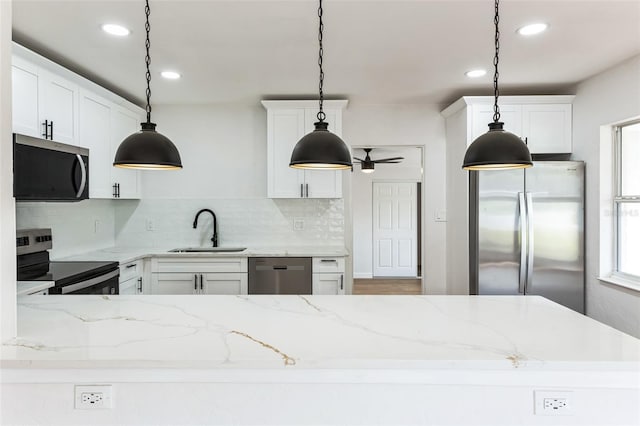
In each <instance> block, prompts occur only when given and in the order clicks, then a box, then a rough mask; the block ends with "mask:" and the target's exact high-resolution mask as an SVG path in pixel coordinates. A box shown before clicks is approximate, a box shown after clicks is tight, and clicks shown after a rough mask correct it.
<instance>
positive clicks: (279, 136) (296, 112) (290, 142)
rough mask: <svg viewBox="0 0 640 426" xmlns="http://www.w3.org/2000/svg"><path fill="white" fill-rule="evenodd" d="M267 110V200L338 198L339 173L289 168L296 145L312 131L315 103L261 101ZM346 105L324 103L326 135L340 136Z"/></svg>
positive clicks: (336, 102) (331, 102)
mask: <svg viewBox="0 0 640 426" xmlns="http://www.w3.org/2000/svg"><path fill="white" fill-rule="evenodd" d="M262 105H263V106H264V107H265V108H266V110H267V161H268V163H267V196H268V197H269V198H341V197H342V171H339V170H338V171H335V170H331V171H327V170H299V169H292V168H291V167H289V161H290V160H291V152H292V151H293V148H294V147H295V145H296V143H298V141H299V140H300V139H301V138H302V137H303V136H304V135H306V134H307V133H310V132H312V131H313V130H314V123H315V122H316V121H318V120H317V117H316V115H317V113H318V101H262ZM346 105H347V101H324V104H323V109H324V112H325V114H326V118H325V121H326V122H327V123H329V131H331V132H332V133H334V134H336V135H338V136H340V137H341V136H342V110H343V109H344V108H345V107H346Z"/></svg>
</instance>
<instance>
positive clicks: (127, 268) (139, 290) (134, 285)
mask: <svg viewBox="0 0 640 426" xmlns="http://www.w3.org/2000/svg"><path fill="white" fill-rule="evenodd" d="M143 276H144V274H143V261H142V260H136V261H134V262H129V263H124V264H122V265H120V278H119V282H118V287H119V294H143V293H144V289H143Z"/></svg>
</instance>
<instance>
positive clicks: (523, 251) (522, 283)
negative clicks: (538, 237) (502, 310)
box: [518, 192, 529, 294]
mask: <svg viewBox="0 0 640 426" xmlns="http://www.w3.org/2000/svg"><path fill="white" fill-rule="evenodd" d="M518 205H519V209H520V229H519V230H518V231H519V233H520V275H519V276H518V293H521V294H524V291H525V287H526V284H527V251H528V248H529V245H528V244H527V236H528V235H527V234H528V231H529V227H528V225H527V203H526V201H525V198H524V193H522V192H519V193H518Z"/></svg>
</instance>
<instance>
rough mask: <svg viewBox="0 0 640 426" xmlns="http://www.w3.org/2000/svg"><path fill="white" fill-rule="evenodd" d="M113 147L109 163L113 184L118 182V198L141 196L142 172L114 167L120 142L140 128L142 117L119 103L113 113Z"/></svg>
mask: <svg viewBox="0 0 640 426" xmlns="http://www.w3.org/2000/svg"><path fill="white" fill-rule="evenodd" d="M111 117H112V121H111V123H112V124H111V129H112V132H111V149H110V155H109V156H108V164H109V166H110V170H111V185H113V184H118V185H119V188H120V191H119V196H118V197H117V198H140V172H139V171H138V170H133V169H123V168H120V167H113V160H114V158H115V155H116V151H117V150H118V147H119V146H120V143H121V142H122V141H123V140H124V139H125V138H126V137H127V136H129V135H131V134H133V133H136V132H138V131H139V130H140V121H141V117H140V116H139V115H138V114H136V113H135V112H133V111H129V110H128V109H126V108H123V107H121V106H118V105H114V108H113V114H112V115H111Z"/></svg>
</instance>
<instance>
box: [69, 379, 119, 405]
mask: <svg viewBox="0 0 640 426" xmlns="http://www.w3.org/2000/svg"><path fill="white" fill-rule="evenodd" d="M111 388H112V387H111V385H76V386H75V388H74V395H75V398H74V399H75V408H76V410H100V409H110V408H111V404H112V389H111ZM83 395H84V396H85V398H84V400H85V401H86V400H93V401H96V400H98V401H97V402H93V403H91V402H83ZM89 395H90V396H89ZM96 395H99V397H96Z"/></svg>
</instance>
